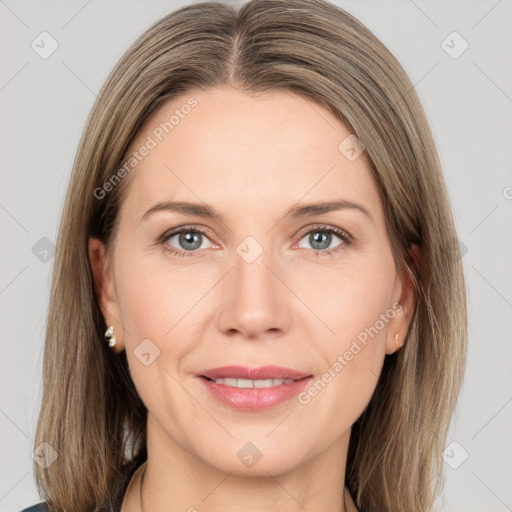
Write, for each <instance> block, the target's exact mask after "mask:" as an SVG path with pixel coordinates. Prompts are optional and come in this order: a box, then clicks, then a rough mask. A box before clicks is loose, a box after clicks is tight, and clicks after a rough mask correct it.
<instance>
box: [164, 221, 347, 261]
mask: <svg viewBox="0 0 512 512" xmlns="http://www.w3.org/2000/svg"><path fill="white" fill-rule="evenodd" d="M183 232H185V233H189V232H190V233H201V234H203V235H204V236H206V237H207V238H208V234H207V232H206V230H205V229H203V228H200V227H195V226H182V227H180V228H176V229H171V230H169V231H166V232H165V233H164V234H163V235H162V236H161V237H160V238H159V239H158V240H157V242H158V243H159V244H160V245H162V246H163V248H164V250H166V251H167V252H169V253H171V254H173V255H174V256H178V257H180V258H186V257H193V256H194V253H196V252H197V250H195V251H183V250H178V249H176V248H174V247H171V246H170V245H169V244H167V243H166V242H167V240H169V238H171V237H172V236H174V235H179V234H180V233H183ZM314 232H321V233H333V234H335V235H336V236H338V237H339V238H341V240H342V241H343V243H341V244H339V245H338V246H337V247H335V248H334V249H324V250H320V249H310V250H311V251H313V253H314V254H315V255H316V256H330V255H331V254H333V253H336V252H338V251H340V250H342V248H343V246H349V245H350V244H351V243H352V242H353V238H352V237H351V236H350V235H349V234H348V233H347V232H346V231H344V230H343V229H340V228H336V227H334V226H329V225H325V224H321V225H318V226H314V227H313V228H310V229H309V230H307V231H303V232H301V233H300V234H299V241H300V240H302V238H304V236H306V235H308V234H310V233H314Z"/></svg>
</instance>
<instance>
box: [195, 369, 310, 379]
mask: <svg viewBox="0 0 512 512" xmlns="http://www.w3.org/2000/svg"><path fill="white" fill-rule="evenodd" d="M197 376H198V377H201V376H202V377H208V378H209V379H223V378H226V377H233V378H237V379H251V380H257V379H262V380H264V379H293V380H300V379H303V378H304V377H310V376H311V374H308V373H302V372H299V371H297V370H293V369H291V368H283V367H280V366H260V367H259V368H249V367H247V366H237V365H235V366H222V367H219V368H211V369H209V370H204V371H202V372H199V373H198V374H197Z"/></svg>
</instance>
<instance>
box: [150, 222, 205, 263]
mask: <svg viewBox="0 0 512 512" xmlns="http://www.w3.org/2000/svg"><path fill="white" fill-rule="evenodd" d="M173 239H175V240H174V241H173V242H171V241H172V240H173ZM205 240H209V239H208V237H207V236H206V232H205V231H204V230H202V229H200V228H197V227H195V228H191V227H189V226H182V227H181V228H176V229H173V230H171V231H167V232H165V233H164V234H163V235H162V236H161V238H160V243H161V244H162V245H163V246H164V248H165V250H167V251H169V252H171V253H172V254H175V255H176V256H183V257H187V256H194V253H195V252H197V250H198V249H209V248H210V247H209V246H207V245H206V246H205V244H204V242H205Z"/></svg>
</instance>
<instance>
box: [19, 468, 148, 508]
mask: <svg viewBox="0 0 512 512" xmlns="http://www.w3.org/2000/svg"><path fill="white" fill-rule="evenodd" d="M139 466H140V464H139V463H135V464H131V465H130V466H128V469H127V470H126V471H125V472H124V473H123V476H121V478H119V480H118V481H117V483H116V485H115V486H114V489H113V495H114V498H113V499H112V500H110V501H108V502H107V503H105V504H104V505H102V506H101V507H100V508H99V509H98V512H119V511H120V510H121V504H122V503H123V498H124V495H125V493H126V489H127V488H128V484H129V483H130V480H131V478H132V476H133V474H134V473H135V471H137V469H138V468H139ZM48 511H49V509H48V508H47V507H46V501H42V502H40V503H37V504H36V505H32V506H31V507H29V508H25V509H23V510H22V511H21V512H48Z"/></svg>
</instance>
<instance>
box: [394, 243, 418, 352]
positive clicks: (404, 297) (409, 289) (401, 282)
mask: <svg viewBox="0 0 512 512" xmlns="http://www.w3.org/2000/svg"><path fill="white" fill-rule="evenodd" d="M407 252H408V254H409V258H408V259H409V260H410V261H411V262H412V264H413V265H414V266H415V267H416V269H420V268H421V263H422V255H421V251H420V248H419V247H418V246H417V245H416V244H412V245H411V247H410V248H409V249H408V251H407ZM406 260H407V258H406ZM416 295H417V290H416V288H415V284H414V279H413V275H412V271H411V269H410V268H409V266H406V270H405V272H404V276H403V277H402V278H400V277H399V276H397V279H396V282H395V291H394V296H393V302H392V304H395V303H397V304H396V308H395V307H393V309H395V311H396V314H395V316H394V317H393V319H392V320H390V322H389V325H388V330H387V339H386V354H393V353H394V352H396V351H397V350H400V348H401V347H402V346H403V344H404V341H405V337H406V336H407V333H408V332H409V327H410V325H411V321H412V317H413V314H414V309H415V306H416ZM398 304H399V305H400V306H399V305H398Z"/></svg>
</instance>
